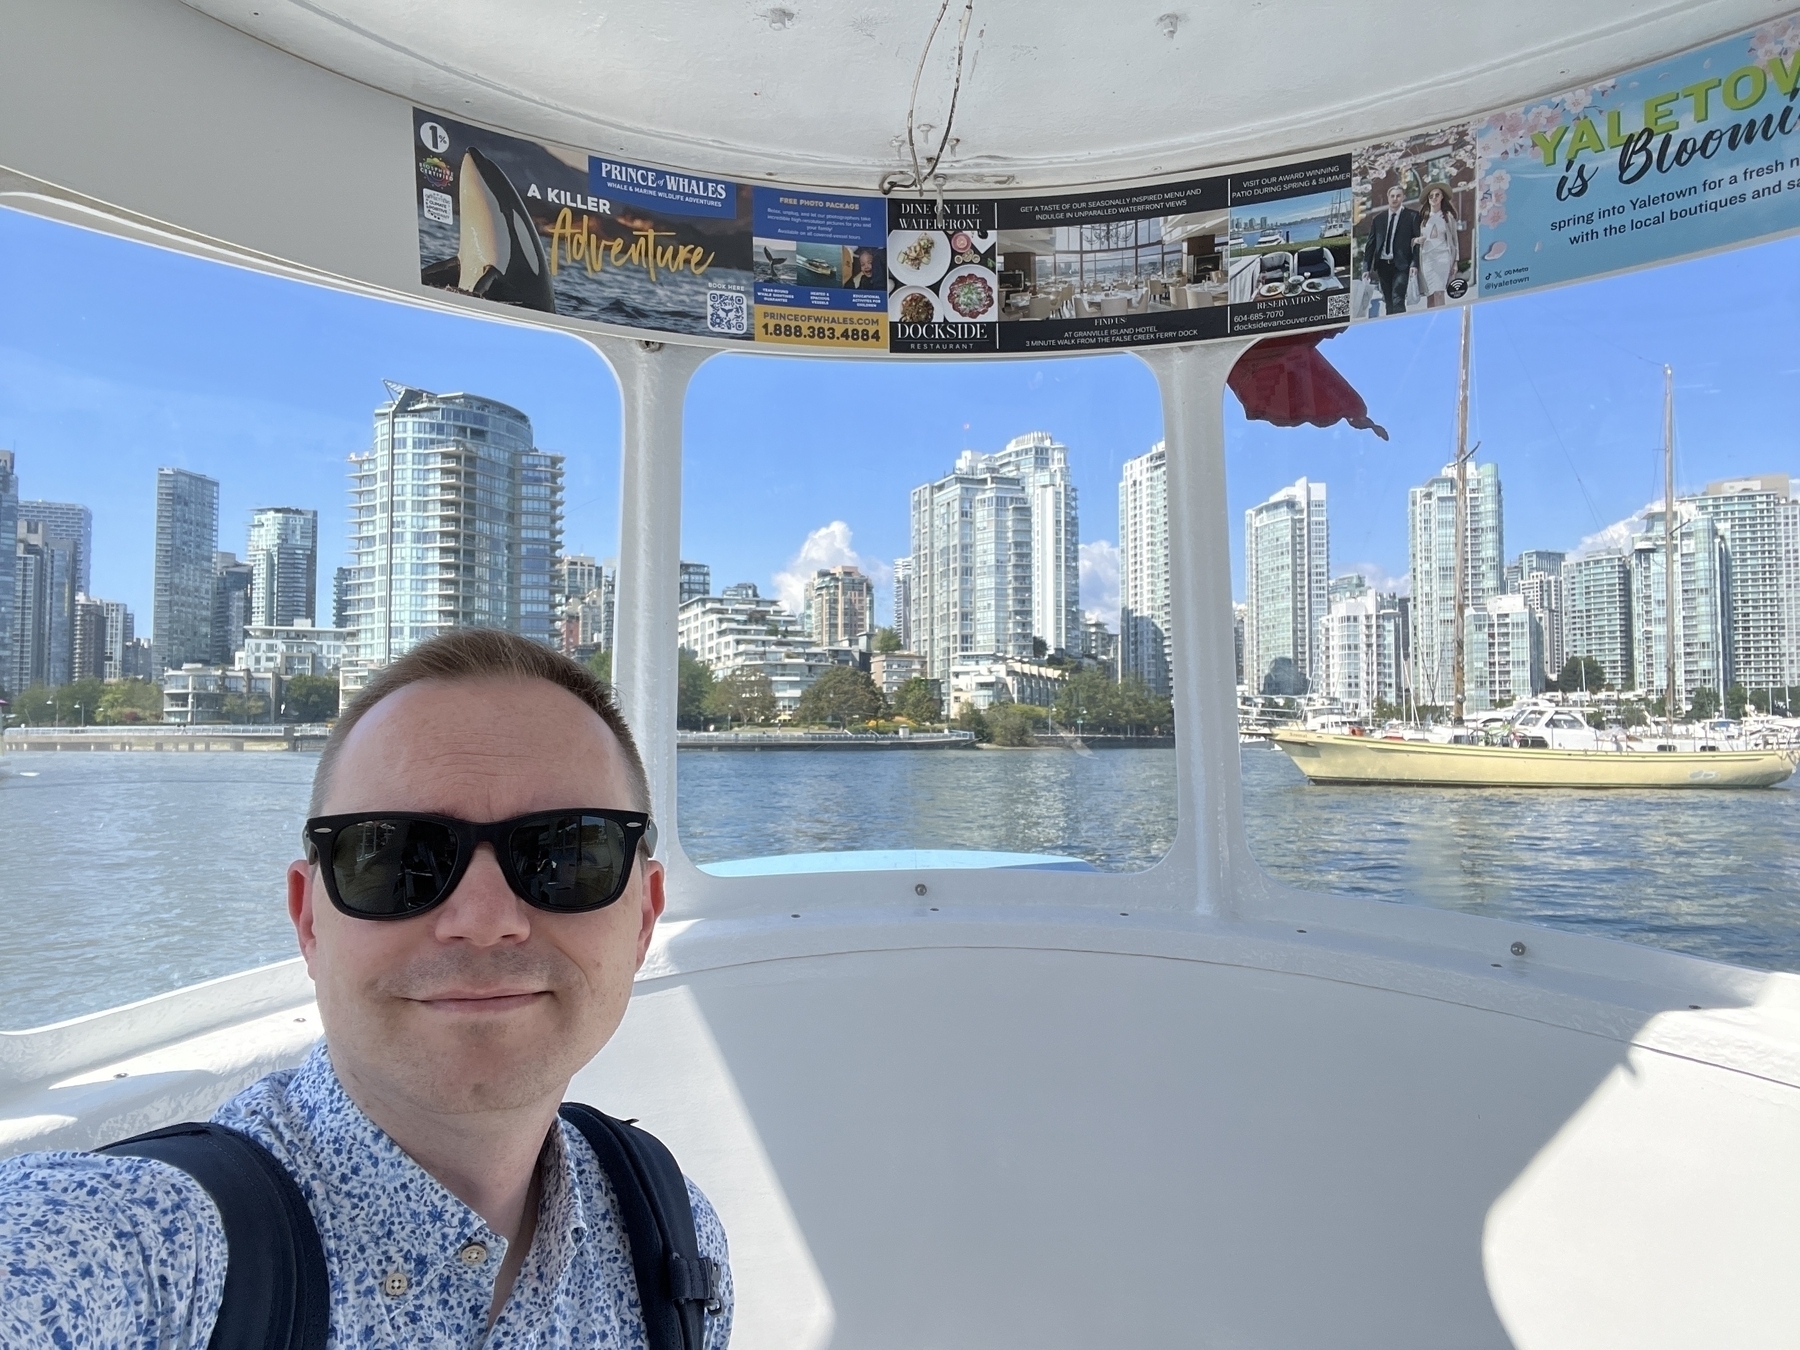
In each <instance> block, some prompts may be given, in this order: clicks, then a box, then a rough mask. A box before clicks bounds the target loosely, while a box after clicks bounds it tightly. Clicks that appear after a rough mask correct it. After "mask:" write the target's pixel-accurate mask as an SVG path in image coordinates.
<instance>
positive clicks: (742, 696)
mask: <svg viewBox="0 0 1800 1350" xmlns="http://www.w3.org/2000/svg"><path fill="white" fill-rule="evenodd" d="M706 714H707V716H708V717H722V718H724V719H725V720H726V721H728V722H737V723H750V724H756V723H765V722H773V721H774V720H775V686H774V685H773V684H771V683H770V682H769V676H768V673H767V672H765V671H761V670H757V669H755V668H754V667H751V666H740V667H739V668H738V669H736V670H734V671H731V672H730V673H729V674H727V675H726V676H725V677H724V678H723V679H720V680H715V681H714V682H713V687H712V692H711V693H710V694H708V695H707V697H706Z"/></svg>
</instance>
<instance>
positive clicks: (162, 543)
mask: <svg viewBox="0 0 1800 1350" xmlns="http://www.w3.org/2000/svg"><path fill="white" fill-rule="evenodd" d="M0 249H3V250H4V252H5V256H6V257H7V258H8V259H9V260H10V261H11V265H10V267H9V269H8V282H7V301H6V313H7V322H6V327H5V332H4V335H3V336H0V343H3V344H4V350H3V352H0V536H3V539H0V542H3V545H4V547H3V549H0V619H4V623H0V658H4V659H3V660H0V689H3V690H4V692H0V698H5V699H6V700H8V704H9V706H8V707H7V708H5V709H4V711H5V713H6V714H7V718H6V722H7V727H8V730H7V732H6V734H5V740H4V747H5V753H4V756H3V757H0V1026H3V1027H8V1028H24V1027H31V1026H39V1025H42V1024H45V1023H49V1022H54V1021H58V1020H61V1019H63V1018H68V1017H74V1016H78V1015H80V1014H83V1013H88V1012H92V1011H96V1010H98V1009H101V1008H105V1007H111V1006H116V1005H118V1004H121V1003H124V1002H128V1001H131V1000H135V999H139V998H144V997H148V996H151V995H154V994H160V993H163V992H165V991H168V990H171V989H176V988H179V987H182V986H185V985H189V984H193V983H195V982H196V981H200V980H204V979H209V978H212V977H215V976H220V975H225V974H229V973H231V972H233V971H238V970H243V969H246V968H249V967H253V966H258V965H262V964H265V963H268V962H272V961H279V960H284V959H286V958H289V957H291V956H293V955H295V947H294V938H293V931H292V929H291V927H290V926H289V924H288V921H287V916H286V910H285V898H284V887H283V880H282V877H283V872H284V869H285V868H286V865H287V863H288V861H289V860H290V859H292V858H293V857H295V856H296V852H297V849H296V845H297V842H298V838H299V831H300V825H301V822H302V820H303V818H304V816H305V811H306V801H307V795H308V792H309V790H310V785H311V781H312V775H313V769H314V766H315V765H316V764H317V762H318V746H319V744H320V742H321V739H322V735H323V731H324V724H325V723H326V722H327V721H328V720H329V719H330V718H332V717H333V716H335V715H336V711H337V707H338V698H339V684H340V679H346V680H349V681H351V682H354V681H355V680H357V679H360V678H366V674H367V670H368V669H369V668H370V667H371V665H372V664H375V663H378V662H379V660H380V659H382V656H383V653H380V652H377V651H375V646H376V644H375V641H374V639H375V636H376V633H377V631H378V630H377V629H376V628H375V627H374V626H373V624H374V622H375V620H374V615H375V614H376V612H377V611H376V608H375V606H376V604H377V601H378V598H379V599H380V600H385V599H386V596H385V588H384V593H383V594H382V595H381V596H380V597H377V596H376V594H375V592H376V586H375V582H374V580H373V578H374V576H375V575H376V574H377V573H378V572H381V570H382V569H384V568H385V567H386V565H387V561H388V560H387V559H386V558H385V557H380V556H378V555H377V553H376V552H375V551H374V545H373V543H372V542H371V539H370V535H369V534H365V533H363V532H361V531H359V530H358V529H357V528H356V525H357V523H358V522H359V521H365V520H368V519H369V518H370V515H371V513H380V514H379V516H378V518H379V519H381V520H383V521H384V522H385V520H386V519H387V516H388V514H390V513H389V511H388V508H389V507H390V506H392V507H394V508H395V509H394V510H393V511H392V512H391V514H392V516H393V520H394V530H395V534H396V541H395V545H394V549H395V556H394V559H393V564H394V573H393V576H394V578H395V582H396V589H397V591H398V592H399V593H398V594H397V595H396V596H395V598H394V600H393V603H392V605H391V607H390V609H389V612H390V613H391V615H392V619H391V623H392V630H393V632H392V647H393V649H394V650H396V651H397V650H401V649H403V648H404V647H405V646H406V645H407V644H409V643H411V642H414V641H416V640H418V639H419V637H421V636H422V635H423V634H424V633H425V632H427V631H428V630H430V629H431V628H432V627H433V626H434V625H436V624H437V623H439V622H441V619H440V616H439V614H438V612H437V611H436V610H435V609H434V608H432V607H431V605H430V604H428V602H432V603H435V602H436V601H437V600H439V599H441V598H442V597H443V596H445V595H450V596H454V597H456V598H457V600H458V609H457V614H456V620H455V621H456V622H468V623H486V624H501V625H505V626H509V627H516V628H518V629H520V630H521V631H526V632H530V633H532V634H534V635H536V636H538V637H540V638H542V639H543V640H544V641H546V642H563V641H568V642H570V643H571V645H573V646H574V647H575V649H576V650H577V651H578V652H582V653H584V654H585V653H586V652H588V651H592V650H595V648H594V646H593V643H592V642H591V640H590V639H591V633H592V631H593V628H592V625H590V626H589V628H587V629H581V628H580V626H579V625H580V622H582V621H583V620H580V617H579V615H578V616H577V623H576V626H575V628H574V629H573V630H571V628H570V625H569V621H568V620H566V619H565V618H564V617H563V611H564V610H565V609H566V608H567V607H575V608H579V606H578V605H577V604H576V602H575V597H570V599H569V601H568V602H567V605H566V606H565V602H564V600H563V599H562V598H561V597H562V595H563V593H564V592H565V591H567V590H568V589H569V588H570V586H571V585H574V586H581V585H585V586H587V590H585V591H583V592H582V593H581V596H580V604H585V605H590V606H592V605H594V604H595V603H597V602H595V601H594V600H592V598H591V597H592V595H593V593H594V592H596V591H600V592H602V593H604V586H605V581H604V578H606V577H608V576H610V566H611V561H612V557H613V555H614V554H615V553H616V551H617V542H616V541H617V530H618V525H617V518H618V506H617V503H618V479H619V430H618V428H619V396H618V391H617V385H616V382H615V381H614V379H613V376H612V373H611V371H610V370H609V368H608V367H607V366H606V364H605V363H604V362H603V361H601V360H600V358H599V357H598V356H597V355H596V354H595V352H594V351H593V349H592V348H591V347H588V346H587V345H585V344H583V343H580V342H577V341H575V340H574V339H572V338H569V337H566V336H563V335H560V334H552V333H547V332H541V331H533V330H530V329H525V328H519V327H512V326H506V325H501V324H496V323H493V322H489V321H484V320H478V319H474V318H467V317H462V316H457V315H449V314H445V313H441V312H435V311H432V310H427V309H421V308H417V307H414V306H404V305H397V304H392V303H387V302H383V301H378V300H374V299H369V298H365V297H360V296H351V295H346V294H342V293H340V292H336V291H332V290H327V289H324V288H320V287H315V286H309V285H304V284H301V283H298V282H294V281H290V280H284V279H280V278H275V277H270V276H266V275H263V274H261V273H257V272H254V271H249V270H245V269H242V268H236V267H226V266H222V265H219V264H217V263H213V262H208V261H202V260H199V259H196V258H193V257H189V256H186V255H183V254H179V253H173V252H169V251H166V250H162V249H156V248H150V247H147V246H144V245H141V244H137V243H132V242H127V241H124V240H121V239H117V238H113V237H110V236H107V235H102V234H97V233H94V232H91V231H86V230H78V229H73V228H70V227H68V226H64V225H61V224H57V223H53V222H49V221H46V220H43V219H40V218H38V217H35V216H30V215H24V214H20V213H18V212H14V211H7V210H0ZM397 405H398V406H397ZM390 424H391V425H390ZM390 438H391V439H390ZM446 503H449V504H451V505H453V506H455V507H457V508H458V512H459V514H461V515H462V516H463V517H464V519H463V520H462V521H461V522H460V523H457V524H446V519H445V513H444V512H443V511H442V509H441V508H442V507H443V506H444V505H445V504H446ZM465 531H466V532H465ZM383 533H385V532H383ZM559 558H560V559H561V560H562V564H561V567H560V568H559V566H558V564H557V560H558V559H559ZM402 569H404V570H402ZM473 571H481V572H484V573H485V576H484V577H483V582H484V585H483V586H482V587H480V588H477V587H473V586H470V585H469V584H468V583H467V578H468V576H469V574H470V573H471V572H473ZM565 577H566V578H574V579H575V580H574V581H573V582H565V581H564V580H563V578H565ZM496 579H498V580H501V581H503V582H504V584H503V585H494V584H493V582H494V581H495V580H496Z"/></svg>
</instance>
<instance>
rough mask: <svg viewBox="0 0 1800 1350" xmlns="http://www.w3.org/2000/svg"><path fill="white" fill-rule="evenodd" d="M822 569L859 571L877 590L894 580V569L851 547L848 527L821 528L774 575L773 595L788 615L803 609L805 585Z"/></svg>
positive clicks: (836, 524) (835, 524)
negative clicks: (852, 568) (784, 567)
mask: <svg viewBox="0 0 1800 1350" xmlns="http://www.w3.org/2000/svg"><path fill="white" fill-rule="evenodd" d="M822 567H858V568H861V569H862V572H863V575H864V576H866V577H868V578H869V580H870V581H872V582H874V583H875V585H876V586H877V587H879V588H885V587H886V586H887V584H888V583H889V581H891V580H892V578H893V568H892V567H891V566H889V565H888V564H887V563H885V562H882V561H881V560H880V559H879V558H864V557H863V556H862V555H861V554H860V553H858V552H857V551H856V549H855V548H853V547H852V546H851V532H850V527H849V526H848V525H846V524H845V523H844V522H843V521H841V520H834V521H832V522H831V524H829V525H821V526H819V528H818V529H816V530H814V531H813V532H812V533H811V534H809V535H807V536H806V542H805V543H803V544H802V545H800V551H799V552H798V553H796V554H795V555H794V556H793V557H792V558H790V559H788V565H787V567H786V569H785V570H783V571H780V572H777V573H776V574H775V577H774V580H775V594H776V595H778V596H779V597H780V598H781V603H782V605H783V607H784V608H786V610H787V611H788V612H789V613H790V614H798V613H800V611H801V610H803V609H805V608H806V584H807V582H809V581H811V580H812V575H813V573H814V572H816V571H818V570H819V569H820V568H822Z"/></svg>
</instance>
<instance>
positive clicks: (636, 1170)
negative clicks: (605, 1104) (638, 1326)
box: [561, 1102, 723, 1350]
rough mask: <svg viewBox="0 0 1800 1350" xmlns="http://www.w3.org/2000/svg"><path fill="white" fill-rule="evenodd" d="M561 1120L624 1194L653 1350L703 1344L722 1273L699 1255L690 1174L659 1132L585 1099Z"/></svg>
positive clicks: (690, 1349) (569, 1105)
mask: <svg viewBox="0 0 1800 1350" xmlns="http://www.w3.org/2000/svg"><path fill="white" fill-rule="evenodd" d="M561 1114H562V1118H563V1119H564V1120H566V1121H568V1122H569V1124H571V1125H573V1126H574V1127H575V1128H576V1129H578V1130H580V1131H581V1134H582V1137H583V1138H585V1139H586V1140H587V1141H588V1144H589V1145H590V1146H591V1147H592V1148H593V1150H594V1153H595V1155H596V1156H597V1157H598V1158H599V1159H600V1166H601V1168H602V1169H604V1171H605V1172H606V1175H607V1177H608V1178H609V1179H610V1180H611V1181H612V1185H613V1192H614V1193H615V1194H616V1195H617V1196H618V1198H619V1213H620V1214H621V1215H622V1216H623V1218H624V1220H625V1234H626V1237H627V1238H628V1239H629V1241H630V1244H631V1264H632V1269H633V1271H634V1272H635V1273H636V1275H637V1287H638V1302H639V1304H641V1305H642V1307H643V1310H644V1332H645V1335H646V1337H647V1339H648V1341H649V1350H702V1346H703V1344H704V1338H705V1335H706V1314H707V1313H709V1312H717V1311H718V1309H719V1294H720V1284H721V1279H722V1274H723V1272H722V1271H721V1270H720V1269H719V1263H718V1262H717V1261H713V1260H711V1259H707V1258H702V1257H701V1255H700V1242H699V1239H698V1238H697V1237H696V1236H695V1234H694V1207H693V1202H692V1201H691V1200H690V1199H689V1198H688V1188H687V1179H686V1178H685V1177H683V1176H682V1174H681V1168H680V1167H679V1166H678V1165H677V1164H676V1162H675V1157H674V1155H673V1154H671V1153H670V1152H669V1150H668V1149H667V1148H665V1147H664V1146H663V1143H662V1141H661V1140H660V1139H658V1138H657V1137H656V1136H655V1135H653V1134H651V1133H650V1132H649V1131H647V1130H640V1129H638V1128H637V1127H636V1126H635V1125H632V1124H631V1123H629V1122H628V1121H623V1120H614V1119H613V1118H612V1117H611V1116H608V1115H603V1114H602V1113H601V1112H599V1111H596V1110H595V1109H594V1108H593V1107H591V1106H583V1105H582V1104H581V1103H580V1102H564V1103H563V1106H562V1112H561Z"/></svg>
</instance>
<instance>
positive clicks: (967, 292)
mask: <svg viewBox="0 0 1800 1350" xmlns="http://www.w3.org/2000/svg"><path fill="white" fill-rule="evenodd" d="M887 220H888V237H887V257H888V347H889V349H890V350H892V351H896V352H991V351H996V350H998V349H999V346H1000V293H1001V292H1000V283H1001V278H1000V275H999V273H998V271H997V268H998V265H999V259H998V250H997V248H996V245H997V244H998V242H999V237H1000V236H999V234H998V232H997V231H996V230H995V228H994V204H993V203H992V202H982V201H946V202H942V203H940V202H938V201H937V200H936V199H935V198H926V199H924V200H918V199H914V198H910V197H907V198H890V199H889V201H888V204H887Z"/></svg>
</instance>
